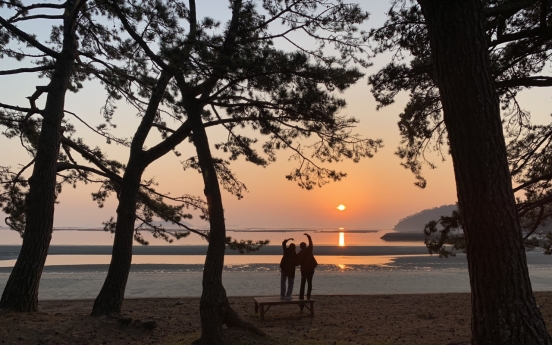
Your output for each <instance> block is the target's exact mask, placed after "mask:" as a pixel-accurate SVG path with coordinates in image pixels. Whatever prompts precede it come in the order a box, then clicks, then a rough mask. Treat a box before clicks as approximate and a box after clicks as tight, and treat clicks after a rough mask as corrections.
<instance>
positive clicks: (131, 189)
mask: <svg viewBox="0 0 552 345" xmlns="http://www.w3.org/2000/svg"><path fill="white" fill-rule="evenodd" d="M137 160H138V159H134V160H133V159H130V161H129V164H128V166H127V168H126V170H125V174H124V176H123V182H122V185H121V192H120V195H119V206H118V207H117V224H116V226H115V240H114V242H113V250H112V253H111V262H110V264H109V270H108V272H107V277H106V278H105V281H104V284H103V286H102V289H101V291H100V293H99V294H98V296H97V297H96V300H95V301H94V306H93V309H92V316H98V315H112V316H118V315H119V314H120V313H121V307H122V305H123V299H124V297H125V288H126V284H127V280H128V275H129V273H130V265H131V263H132V242H133V238H134V222H135V220H136V201H137V198H138V192H139V190H140V181H141V178H142V173H143V172H144V169H145V166H144V165H143V164H140V163H139V162H136V161H137Z"/></svg>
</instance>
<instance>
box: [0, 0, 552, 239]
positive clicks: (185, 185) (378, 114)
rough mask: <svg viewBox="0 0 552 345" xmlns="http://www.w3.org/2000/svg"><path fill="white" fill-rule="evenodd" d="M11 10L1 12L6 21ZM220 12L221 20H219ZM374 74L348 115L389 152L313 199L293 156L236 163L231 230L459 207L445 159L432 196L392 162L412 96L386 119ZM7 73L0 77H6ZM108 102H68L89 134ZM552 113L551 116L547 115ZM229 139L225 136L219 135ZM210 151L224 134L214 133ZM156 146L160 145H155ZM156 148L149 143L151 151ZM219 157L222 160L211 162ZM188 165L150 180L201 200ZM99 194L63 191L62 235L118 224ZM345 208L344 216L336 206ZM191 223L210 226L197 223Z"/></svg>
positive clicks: (349, 221)
mask: <svg viewBox="0 0 552 345" xmlns="http://www.w3.org/2000/svg"><path fill="white" fill-rule="evenodd" d="M218 2H220V3H221V5H220V6H215V5H213V4H212V1H209V2H208V3H209V6H208V8H207V5H206V4H205V3H206V2H198V11H199V16H198V17H203V16H204V15H207V14H209V15H212V16H214V17H217V18H223V17H219V16H227V15H228V13H227V12H228V10H227V6H226V2H225V1H222V0H219V1H218ZM362 3H363V6H364V8H365V9H366V10H368V11H369V12H370V13H372V16H371V18H370V20H369V21H368V22H367V23H366V28H370V27H376V26H378V25H381V24H382V23H383V21H384V20H385V17H384V15H383V14H384V12H385V10H386V9H387V8H388V6H389V3H388V2H384V1H363V2H362ZM2 11H5V9H2V10H0V13H2ZM213 11H214V12H213ZM373 62H374V66H373V67H371V68H369V69H368V70H366V71H365V73H366V76H365V77H364V78H363V79H362V80H361V81H360V82H359V83H358V84H356V85H355V86H354V87H352V88H351V89H349V90H348V91H346V92H345V93H344V94H343V95H342V97H344V98H345V99H346V100H347V103H348V106H347V108H346V109H345V110H344V113H345V114H348V115H351V116H354V117H356V118H357V119H359V120H360V124H359V126H358V128H357V132H358V133H360V134H362V135H365V136H367V137H371V138H374V139H375V138H381V139H383V141H384V145H385V147H384V148H383V149H381V150H380V151H379V152H378V153H377V154H376V155H375V157H374V158H372V159H365V160H362V161H361V162H360V163H357V164H355V163H352V162H350V161H345V162H342V163H339V165H335V164H334V165H335V166H336V168H337V170H342V171H345V172H347V173H348V176H347V177H346V178H345V179H344V180H343V181H341V182H337V183H330V184H327V185H325V186H324V187H322V188H315V189H313V190H310V191H306V190H303V189H300V188H299V187H298V186H297V185H296V184H295V183H294V182H290V181H287V180H286V179H285V175H286V174H288V173H289V172H290V171H291V170H292V168H293V167H294V164H295V163H294V162H290V161H288V156H289V155H290V154H291V152H290V151H282V152H281V153H280V155H279V156H278V160H277V162H275V163H273V164H271V165H270V166H268V167H267V168H261V167H258V166H254V165H252V164H251V163H248V162H244V161H243V160H240V161H238V162H233V163H232V167H233V169H234V172H235V173H236V174H237V176H238V177H239V178H240V179H241V181H242V182H244V183H245V184H246V186H247V188H248V190H249V192H247V193H245V194H244V198H243V199H242V200H237V199H236V198H235V197H234V196H232V195H230V194H228V193H226V192H224V195H223V198H224V205H225V214H226V220H227V225H228V227H229V228H231V227H260V228H278V227H284V228H289V227H324V228H338V227H343V228H345V229H347V228H363V229H390V228H392V227H393V226H394V225H395V224H396V223H397V222H398V220H399V219H400V218H402V217H405V216H408V215H410V214H413V213H416V212H419V211H421V210H423V209H427V208H432V207H437V206H441V205H444V204H452V203H455V202H456V190H455V185H454V176H453V171H452V162H451V160H450V158H449V159H447V160H446V161H445V162H440V158H439V157H438V156H433V157H431V158H433V161H434V162H435V163H438V164H437V165H438V168H437V169H436V170H432V171H431V170H429V169H428V168H427V167H426V168H425V176H426V177H427V180H428V185H427V187H426V188H425V189H420V188H418V187H416V186H414V182H415V179H414V176H413V175H412V173H410V172H409V171H408V170H405V169H404V168H403V167H401V166H400V160H399V158H398V157H397V156H396V155H394V152H395V150H396V148H397V145H398V144H399V140H400V137H399V131H398V128H397V124H396V123H397V121H398V114H399V113H400V112H401V111H402V109H403V107H404V104H405V102H406V99H407V95H404V94H403V95H400V96H399V97H398V99H397V102H396V103H395V104H393V105H391V106H388V107H386V108H384V109H382V110H379V111H377V110H376V103H375V101H374V99H373V97H372V95H371V94H370V89H369V86H368V85H367V76H368V75H370V74H372V73H375V72H376V71H377V70H378V68H380V67H382V66H383V65H384V64H385V63H386V62H387V61H386V58H384V57H382V58H379V59H377V60H374V61H373ZM9 67H10V66H7V67H6V64H5V63H4V64H3V67H2V68H1V69H7V68H9ZM45 83H46V80H39V81H38V82H37V81H34V80H33V79H32V78H29V77H23V78H22V77H5V76H2V82H1V83H0V95H1V96H0V102H3V103H11V104H18V105H20V106H27V105H28V104H27V102H26V99H25V97H26V96H29V95H30V94H32V92H33V91H34V86H35V85H44V84H45ZM549 100H550V96H549V93H545V92H544V91H543V90H531V91H528V92H524V93H522V94H521V96H520V101H521V104H522V106H523V107H524V108H525V109H527V110H529V111H531V114H532V117H533V119H534V120H535V122H537V123H546V122H548V121H549V110H547V109H546V108H547V107H546V106H545V105H548V104H549ZM103 101H104V91H103V89H102V88H101V86H99V85H97V84H96V83H88V84H86V85H85V88H84V90H82V91H81V92H79V93H77V94H72V93H68V94H67V101H66V109H67V110H69V111H72V112H75V113H78V114H79V116H81V117H82V118H86V119H88V120H89V121H90V122H91V123H92V124H99V123H100V122H101V117H100V115H99V109H100V106H101V105H102V102H103ZM548 109H549V107H548ZM114 122H115V123H117V124H118V125H119V127H118V128H117V130H116V131H114V132H113V133H114V134H119V135H121V136H127V137H128V136H129V135H130V134H128V133H130V131H129V129H132V128H135V126H136V123H137V121H136V117H135V112H134V111H133V110H132V109H130V108H129V107H127V106H126V105H124V104H120V106H119V109H118V112H117V114H116V116H115V120H114ZM71 123H73V124H75V125H76V127H77V136H81V137H85V138H91V137H92V132H91V131H90V130H88V129H86V128H85V127H83V126H81V125H80V124H78V122H77V121H76V120H75V119H71ZM219 133H222V132H219ZM208 134H209V135H210V140H211V144H213V143H215V142H217V141H219V140H215V137H216V135H217V131H216V130H213V129H209V130H208ZM154 138H155V137H154ZM153 142H154V141H151V142H150V145H152V144H153ZM95 143H96V144H97V145H101V146H102V147H103V148H104V149H106V148H107V149H108V150H109V151H108V152H109V156H110V157H113V158H117V159H119V160H121V161H122V162H124V163H126V158H125V157H126V155H125V152H126V148H124V147H121V146H116V145H114V144H112V145H109V146H107V145H105V143H104V142H103V141H102V140H99V139H97V138H96V139H95ZM0 144H1V145H2V147H3V148H4V149H3V150H0V160H1V161H2V165H10V166H12V167H14V168H15V167H17V165H18V164H27V163H28V162H29V161H30V158H29V157H28V156H27V155H26V153H25V152H24V151H23V150H22V149H21V148H20V145H19V142H18V141H17V140H12V141H9V140H7V139H5V138H1V139H0ZM178 150H179V151H180V152H182V153H183V157H185V156H187V155H190V154H192V153H193V147H192V146H191V145H190V144H189V143H184V144H183V145H181V146H180V147H179V148H178ZM214 155H215V156H219V157H222V153H220V154H219V153H218V152H214ZM181 159H182V158H178V157H175V156H174V155H173V154H171V153H169V154H168V155H166V156H165V157H163V158H162V159H160V160H159V161H157V162H155V163H154V164H153V165H152V166H150V167H149V168H148V169H147V170H146V173H145V175H144V178H151V177H155V178H156V180H157V181H159V183H160V185H159V187H158V190H159V191H163V192H169V191H170V192H171V194H173V195H180V194H184V193H188V194H194V195H202V190H203V186H202V181H201V178H200V175H199V174H198V173H197V172H193V171H187V172H183V171H182V167H181V164H180V163H179V161H180V160H181ZM95 188H96V187H95V186H83V185H81V186H78V188H77V189H72V188H71V187H69V186H66V187H65V189H64V191H63V193H62V194H61V197H60V198H59V204H58V205H57V206H56V215H55V226H99V225H100V224H101V222H102V221H105V220H108V219H109V218H110V217H111V216H115V208H116V200H115V198H114V197H112V198H111V200H110V201H109V202H108V203H107V204H106V206H105V207H104V208H103V209H99V208H98V207H97V206H96V204H95V203H94V202H93V201H92V199H91V197H90V193H91V192H92V191H95ZM340 204H342V205H344V206H346V209H345V210H343V211H340V210H338V209H337V206H338V205H340ZM189 223H191V224H193V225H196V226H205V225H206V223H205V222H204V221H202V220H200V219H199V217H198V216H197V214H196V215H195V217H194V219H192V220H190V221H189Z"/></svg>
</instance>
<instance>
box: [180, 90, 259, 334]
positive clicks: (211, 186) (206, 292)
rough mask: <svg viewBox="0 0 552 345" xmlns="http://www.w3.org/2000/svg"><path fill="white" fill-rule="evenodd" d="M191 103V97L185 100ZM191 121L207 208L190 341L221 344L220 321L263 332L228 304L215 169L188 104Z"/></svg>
mask: <svg viewBox="0 0 552 345" xmlns="http://www.w3.org/2000/svg"><path fill="white" fill-rule="evenodd" d="M188 104H194V100H191V101H190V100H188ZM186 111H187V113H188V115H189V116H190V120H191V121H192V130H193V142H194V145H195V147H196V152H197V157H198V162H199V166H200V168H201V174H202V177H203V182H204V185H205V190H204V193H205V197H206V198H207V204H208V212H209V229H210V232H209V246H208V248H207V255H206V257H205V266H204V268H203V281H202V285H203V290H202V294H201V300H200V307H199V309H200V316H201V338H200V339H198V340H196V341H195V342H194V344H209V345H217V344H224V342H223V340H222V325H223V324H226V325H227V326H229V327H241V328H245V329H249V330H250V331H252V332H254V333H256V334H259V335H264V332H262V331H261V330H259V329H257V328H256V327H255V326H253V325H252V324H250V323H248V322H245V321H243V320H241V318H240V317H239V316H238V314H237V313H236V312H235V311H234V310H233V309H232V307H230V303H229V302H228V298H227V297H226V290H225V289H224V286H223V285H222V270H223V268H224V251H225V249H226V225H225V221H224V209H223V205H222V195H221V192H220V187H219V183H218V179H217V172H216V170H215V166H214V164H213V157H212V156H211V150H210V148H209V141H208V138H207V133H206V132H205V127H204V126H203V123H202V121H201V116H200V114H201V108H200V107H199V106H194V105H192V106H188V107H187V109H186Z"/></svg>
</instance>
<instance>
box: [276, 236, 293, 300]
mask: <svg viewBox="0 0 552 345" xmlns="http://www.w3.org/2000/svg"><path fill="white" fill-rule="evenodd" d="M288 241H293V238H287V239H285V240H284V241H283V242H282V249H283V250H284V256H283V257H282V260H281V261H280V269H281V273H282V276H281V289H280V298H281V299H284V298H285V299H286V300H288V301H291V300H292V299H293V297H291V293H292V291H293V283H294V281H295V266H296V262H297V253H296V252H295V243H291V244H290V245H289V247H288V246H287V242H288ZM286 280H287V283H288V286H287V292H286Z"/></svg>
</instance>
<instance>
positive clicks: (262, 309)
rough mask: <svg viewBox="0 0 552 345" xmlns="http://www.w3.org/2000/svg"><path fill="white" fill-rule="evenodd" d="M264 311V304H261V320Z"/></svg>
mask: <svg viewBox="0 0 552 345" xmlns="http://www.w3.org/2000/svg"><path fill="white" fill-rule="evenodd" d="M264 313H265V309H264V304H261V319H263V320H264Z"/></svg>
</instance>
